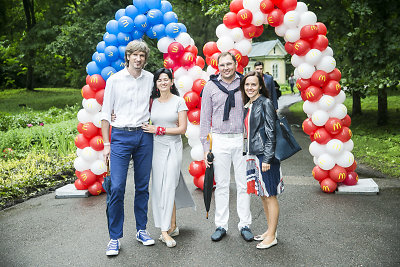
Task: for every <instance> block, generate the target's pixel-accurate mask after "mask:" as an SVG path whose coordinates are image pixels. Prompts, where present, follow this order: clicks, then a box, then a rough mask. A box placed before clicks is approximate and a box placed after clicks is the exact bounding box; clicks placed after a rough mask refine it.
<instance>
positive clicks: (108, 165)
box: [106, 158, 110, 175]
mask: <svg viewBox="0 0 400 267" xmlns="http://www.w3.org/2000/svg"><path fill="white" fill-rule="evenodd" d="M106 165H107V175H110V159H109V158H107V159H106Z"/></svg>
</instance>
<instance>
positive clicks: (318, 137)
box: [313, 128, 332, 145]
mask: <svg viewBox="0 0 400 267" xmlns="http://www.w3.org/2000/svg"><path fill="white" fill-rule="evenodd" d="M313 137H314V140H315V141H317V143H318V144H321V145H325V144H326V143H328V142H329V140H331V139H332V137H331V135H330V134H329V133H328V132H327V131H326V130H325V128H319V129H317V130H316V131H315V133H314V135H313Z"/></svg>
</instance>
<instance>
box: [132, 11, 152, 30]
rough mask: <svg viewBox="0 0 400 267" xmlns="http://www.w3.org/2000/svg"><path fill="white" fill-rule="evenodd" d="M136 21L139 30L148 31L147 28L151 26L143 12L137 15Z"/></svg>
mask: <svg viewBox="0 0 400 267" xmlns="http://www.w3.org/2000/svg"><path fill="white" fill-rule="evenodd" d="M134 23H135V27H136V30H138V31H141V32H146V31H147V29H148V28H149V24H148V23H147V17H146V16H145V15H143V14H140V15H138V16H136V18H135V20H134Z"/></svg>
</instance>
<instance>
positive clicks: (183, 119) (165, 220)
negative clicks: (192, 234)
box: [142, 68, 194, 247]
mask: <svg viewBox="0 0 400 267" xmlns="http://www.w3.org/2000/svg"><path fill="white" fill-rule="evenodd" d="M151 98H152V99H153V103H152V106H151V122H152V124H151V125H150V124H145V125H143V126H142V128H143V130H144V132H148V133H153V134H155V136H154V146H153V163H152V191H151V201H152V208H153V217H154V224H155V227H158V228H161V236H160V240H161V241H162V242H164V243H165V244H166V245H167V246H168V247H174V246H176V241H175V240H174V239H173V238H172V237H173V236H177V235H178V234H179V228H178V227H177V226H176V209H179V208H183V207H192V206H194V202H193V199H192V196H191V194H190V192H189V191H188V189H187V187H186V184H185V182H184V180H183V176H182V174H181V165H182V139H181V136H180V135H181V134H184V133H185V132H186V127H187V110H188V108H187V107H186V104H185V101H184V100H183V98H182V97H179V93H178V90H177V89H176V87H175V85H174V80H173V76H172V72H171V71H170V70H169V69H165V68H162V69H159V70H157V71H156V72H155V73H154V88H153V92H152V96H151Z"/></svg>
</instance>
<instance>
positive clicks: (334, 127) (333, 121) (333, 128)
mask: <svg viewBox="0 0 400 267" xmlns="http://www.w3.org/2000/svg"><path fill="white" fill-rule="evenodd" d="M324 127H325V129H326V130H327V131H328V133H330V134H332V135H335V134H338V133H340V132H341V131H342V127H343V126H342V121H341V120H339V119H338V118H330V119H329V120H328V121H327V122H326V124H325V126H324Z"/></svg>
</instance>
